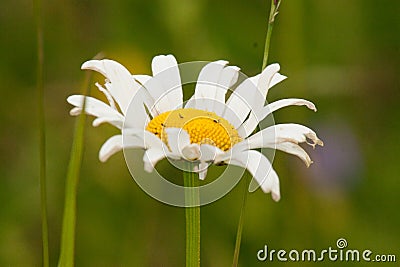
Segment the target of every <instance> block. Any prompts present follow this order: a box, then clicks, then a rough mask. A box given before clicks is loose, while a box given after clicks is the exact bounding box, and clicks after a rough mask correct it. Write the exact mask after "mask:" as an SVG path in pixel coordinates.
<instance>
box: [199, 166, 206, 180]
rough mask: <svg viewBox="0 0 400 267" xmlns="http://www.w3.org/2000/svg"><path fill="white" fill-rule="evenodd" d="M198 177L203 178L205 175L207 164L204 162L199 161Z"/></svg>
mask: <svg viewBox="0 0 400 267" xmlns="http://www.w3.org/2000/svg"><path fill="white" fill-rule="evenodd" d="M198 169H199V170H198V173H199V179H200V180H204V179H206V176H207V170H208V164H207V163H205V162H200V164H199V167H198Z"/></svg>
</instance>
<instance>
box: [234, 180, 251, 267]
mask: <svg viewBox="0 0 400 267" xmlns="http://www.w3.org/2000/svg"><path fill="white" fill-rule="evenodd" d="M243 179H244V181H243V182H244V186H243V200H242V208H241V209H240V217H239V224H238V229H237V233H236V243H235V253H234V254H233V263H232V266H233V267H236V266H238V263H239V252H240V244H241V241H242V232H243V224H244V214H245V211H246V204H247V195H248V191H247V188H248V187H249V184H250V180H251V175H250V174H249V173H248V172H246V173H245V174H244V176H243Z"/></svg>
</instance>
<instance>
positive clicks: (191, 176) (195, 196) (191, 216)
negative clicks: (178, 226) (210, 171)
mask: <svg viewBox="0 0 400 267" xmlns="http://www.w3.org/2000/svg"><path fill="white" fill-rule="evenodd" d="M183 180H184V185H185V204H186V207H185V216H186V267H199V266H200V194H199V193H200V192H199V188H198V186H199V178H198V175H197V174H196V173H194V172H183Z"/></svg>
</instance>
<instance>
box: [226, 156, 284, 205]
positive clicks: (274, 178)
mask: <svg viewBox="0 0 400 267" xmlns="http://www.w3.org/2000/svg"><path fill="white" fill-rule="evenodd" d="M229 164H232V165H237V166H240V167H243V168H246V169H247V170H248V171H249V172H250V173H251V175H252V176H253V178H254V179H255V180H256V182H257V183H258V184H259V185H260V186H261V189H262V190H263V191H264V192H265V193H269V192H271V194H272V198H273V199H274V200H275V201H278V200H279V199H280V189H279V178H278V175H277V174H276V172H275V170H274V169H273V168H272V165H271V162H270V161H269V160H268V159H267V158H266V157H265V156H264V155H263V154H261V153H260V152H258V151H254V150H248V151H242V152H240V153H235V154H233V155H232V158H231V160H230V162H229Z"/></svg>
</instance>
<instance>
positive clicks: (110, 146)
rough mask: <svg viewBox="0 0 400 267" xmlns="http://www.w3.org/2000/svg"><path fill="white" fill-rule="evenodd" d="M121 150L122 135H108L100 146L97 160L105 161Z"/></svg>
mask: <svg viewBox="0 0 400 267" xmlns="http://www.w3.org/2000/svg"><path fill="white" fill-rule="evenodd" d="M120 150H122V135H114V136H112V137H110V138H109V139H108V140H107V141H106V142H105V143H104V144H103V145H102V146H101V148H100V151H99V160H100V161H101V162H106V161H107V160H108V159H109V158H110V157H111V156H112V155H114V154H115V153H117V152H119V151H120Z"/></svg>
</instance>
